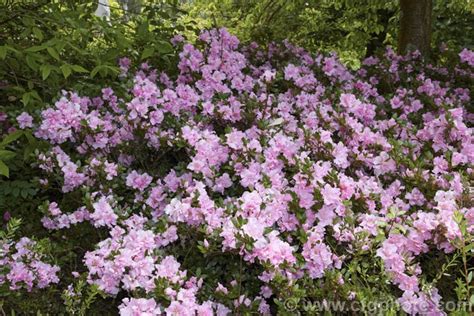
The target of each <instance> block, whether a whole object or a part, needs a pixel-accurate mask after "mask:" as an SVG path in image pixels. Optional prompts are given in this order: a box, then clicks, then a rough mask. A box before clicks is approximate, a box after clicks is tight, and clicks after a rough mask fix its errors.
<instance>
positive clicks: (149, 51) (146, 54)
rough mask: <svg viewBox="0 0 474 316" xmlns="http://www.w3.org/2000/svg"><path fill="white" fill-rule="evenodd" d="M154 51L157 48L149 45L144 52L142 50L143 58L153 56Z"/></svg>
mask: <svg viewBox="0 0 474 316" xmlns="http://www.w3.org/2000/svg"><path fill="white" fill-rule="evenodd" d="M154 52H155V49H154V48H153V47H147V48H145V49H144V50H143V52H142V57H141V59H146V58H148V57H150V56H152V55H153V53H154Z"/></svg>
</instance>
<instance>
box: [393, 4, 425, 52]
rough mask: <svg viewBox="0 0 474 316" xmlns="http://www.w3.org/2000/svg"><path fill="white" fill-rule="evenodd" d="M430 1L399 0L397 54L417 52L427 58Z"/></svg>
mask: <svg viewBox="0 0 474 316" xmlns="http://www.w3.org/2000/svg"><path fill="white" fill-rule="evenodd" d="M432 10H433V2H432V0H400V29H399V34H398V52H399V53H400V54H405V53H407V52H408V51H413V50H419V51H420V53H421V54H422V55H423V56H428V55H429V53H430V48H431V14H432Z"/></svg>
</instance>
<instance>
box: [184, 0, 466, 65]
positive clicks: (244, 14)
mask: <svg viewBox="0 0 474 316" xmlns="http://www.w3.org/2000/svg"><path fill="white" fill-rule="evenodd" d="M434 4H435V5H434V12H433V18H434V21H433V45H434V46H438V45H440V44H441V43H447V44H448V45H449V46H450V47H451V48H452V49H455V50H460V48H461V47H468V48H469V47H470V48H473V46H474V42H473V40H472V38H473V37H472V25H473V22H474V2H472V1H470V0H456V1H448V3H446V1H441V0H435V1H434ZM184 8H185V9H186V10H188V11H189V14H187V15H184V16H183V17H182V19H184V20H185V21H190V20H194V21H196V23H197V25H198V26H200V27H201V28H209V27H212V26H219V27H221V26H225V27H228V28H229V29H230V30H231V31H232V32H234V33H235V34H237V35H238V36H239V38H241V39H242V40H243V41H251V40H256V41H258V42H259V43H262V44H263V43H268V42H269V41H281V40H285V39H288V40H290V42H292V43H296V44H298V45H300V46H302V47H305V48H307V49H309V50H311V51H324V52H331V51H335V52H337V53H338V55H339V56H340V58H341V59H342V60H343V61H344V62H345V63H346V64H348V65H349V66H351V67H353V68H358V67H360V60H361V59H362V58H364V57H366V56H371V55H373V54H374V53H375V52H376V51H377V50H380V49H383V47H384V46H385V45H391V46H393V47H396V44H397V32H398V23H399V8H398V1H395V0H391V1H384V0H371V1H359V0H357V1H347V0H336V1H334V0H316V1H304V0H297V1H284V0H264V1H259V0H239V1H234V0H223V1H221V0H219V1H207V0H197V1H192V2H189V3H187V5H184Z"/></svg>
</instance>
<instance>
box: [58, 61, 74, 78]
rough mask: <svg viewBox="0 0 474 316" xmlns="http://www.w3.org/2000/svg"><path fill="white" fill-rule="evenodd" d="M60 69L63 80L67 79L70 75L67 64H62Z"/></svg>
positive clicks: (69, 68)
mask: <svg viewBox="0 0 474 316" xmlns="http://www.w3.org/2000/svg"><path fill="white" fill-rule="evenodd" d="M60 68H61V71H62V73H63V76H64V78H67V77H69V76H70V75H71V71H72V69H71V67H70V66H69V65H68V64H64V65H62V66H61V67H60Z"/></svg>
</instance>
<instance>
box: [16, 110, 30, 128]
mask: <svg viewBox="0 0 474 316" xmlns="http://www.w3.org/2000/svg"><path fill="white" fill-rule="evenodd" d="M16 120H17V121H18V124H19V125H20V128H21V129H25V128H28V127H33V117H32V116H31V115H29V114H28V113H26V112H23V113H21V114H20V115H18V116H17V118H16Z"/></svg>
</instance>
